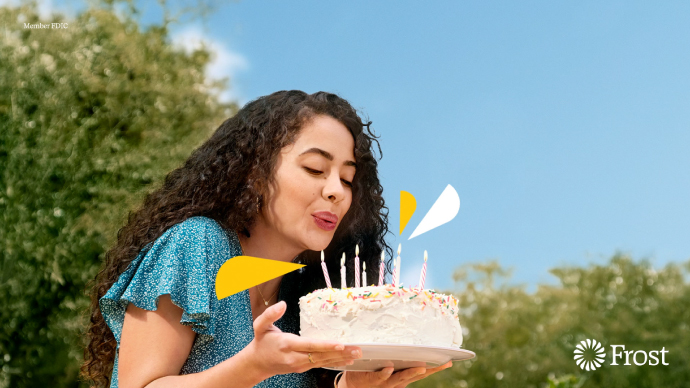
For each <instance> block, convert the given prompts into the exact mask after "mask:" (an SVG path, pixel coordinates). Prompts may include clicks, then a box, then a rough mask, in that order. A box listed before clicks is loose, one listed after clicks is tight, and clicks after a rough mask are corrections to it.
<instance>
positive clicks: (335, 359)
mask: <svg viewBox="0 0 690 388" xmlns="http://www.w3.org/2000/svg"><path fill="white" fill-rule="evenodd" d="M302 355H303V356H304V358H305V359H306V362H308V363H310V364H312V365H318V366H319V367H321V366H323V365H325V364H333V363H339V364H341V365H342V364H345V363H346V362H348V361H354V360H355V359H357V358H360V357H361V356H362V355H361V353H359V352H358V351H353V352H352V353H349V352H348V353H345V352H343V351H341V352H308V353H302ZM310 357H311V360H310V359H309V358H310ZM312 361H313V362H312Z"/></svg>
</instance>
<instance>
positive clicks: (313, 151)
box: [299, 147, 357, 168]
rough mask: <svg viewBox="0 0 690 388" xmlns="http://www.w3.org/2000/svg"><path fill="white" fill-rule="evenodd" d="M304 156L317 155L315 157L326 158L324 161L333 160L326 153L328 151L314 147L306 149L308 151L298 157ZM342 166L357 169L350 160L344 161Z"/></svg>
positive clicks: (329, 154) (331, 156) (328, 153)
mask: <svg viewBox="0 0 690 388" xmlns="http://www.w3.org/2000/svg"><path fill="white" fill-rule="evenodd" d="M304 154H317V155H321V156H323V157H324V158H326V159H328V160H333V155H331V153H330V152H328V151H324V150H322V149H321V148H316V147H313V148H310V149H308V150H306V151H304V152H302V153H301V154H299V156H302V155H304ZM343 165H345V166H352V167H354V168H357V164H356V163H355V162H353V161H351V160H346V161H345V162H344V163H343Z"/></svg>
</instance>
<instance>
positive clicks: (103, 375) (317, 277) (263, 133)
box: [81, 90, 392, 387]
mask: <svg viewBox="0 0 690 388" xmlns="http://www.w3.org/2000/svg"><path fill="white" fill-rule="evenodd" d="M317 115H328V116H331V117H333V118H335V119H336V120H338V121H340V122H341V123H342V124H343V125H344V126H345V127H347V129H348V130H349V131H350V133H351V134H352V136H353V138H354V140H355V149H354V155H355V163H356V164H357V172H356V174H355V176H354V180H353V182H352V204H351V206H350V209H349V210H348V212H347V213H346V215H345V217H343V220H342V222H341V224H340V225H339V226H338V228H337V230H336V232H335V235H334V237H333V240H332V241H331V243H330V244H329V246H328V247H327V248H326V250H325V254H326V257H327V258H329V260H327V266H328V268H329V272H330V273H331V274H334V275H336V276H333V277H332V280H333V282H334V284H339V281H340V271H339V266H340V264H339V258H340V256H341V255H342V252H346V253H347V255H348V256H350V257H351V256H352V255H353V253H354V252H353V251H354V247H355V244H359V245H360V247H361V248H362V249H361V252H360V259H361V260H363V261H365V262H367V268H368V269H369V271H368V272H369V274H370V276H373V277H372V278H373V279H378V275H379V257H380V254H381V251H383V250H386V251H387V252H388V257H392V250H391V248H390V247H389V246H388V245H387V244H386V243H385V241H384V237H385V235H386V234H387V233H388V208H387V207H386V206H385V203H384V200H383V197H382V193H383V188H382V187H381V184H380V183H379V178H378V173H377V165H378V163H377V158H376V156H375V153H374V151H375V150H374V145H376V148H377V149H378V153H379V155H381V148H380V145H379V143H378V140H377V136H376V135H375V134H374V133H373V132H372V131H371V128H370V125H371V122H370V121H368V122H366V123H364V122H363V121H362V119H361V118H360V117H359V115H358V114H357V111H356V110H355V109H354V108H353V107H352V106H351V105H350V104H349V103H348V102H347V101H346V100H344V99H343V98H341V97H339V96H337V95H335V94H332V93H326V92H318V93H314V94H307V93H304V92H302V91H296V90H292V91H280V92H276V93H273V94H271V95H268V96H264V97H260V98H258V99H256V100H254V101H252V102H250V103H248V104H246V105H245V106H244V107H243V108H242V109H241V110H240V111H239V112H238V113H237V114H236V115H235V116H233V117H231V118H229V119H227V120H226V121H225V122H224V123H223V124H221V125H220V127H219V128H218V129H217V130H216V131H215V132H214V133H213V135H212V136H211V137H210V139H208V140H207V141H206V142H205V143H204V144H203V145H201V146H200V147H199V148H198V149H196V150H195V151H194V152H193V153H192V155H191V156H190V157H189V158H188V159H187V161H186V162H185V163H184V164H183V165H182V166H181V167H179V168H177V169H175V170H173V171H172V172H171V173H169V174H168V175H167V176H166V178H165V180H164V183H163V185H162V187H161V188H159V189H157V190H155V191H153V192H152V193H150V194H148V195H147V196H146V197H145V199H144V202H143V204H142V206H141V207H140V208H139V209H137V210H136V211H133V212H130V213H129V216H128V220H127V224H126V225H125V226H123V227H122V228H121V229H120V230H119V231H118V233H117V242H116V243H115V245H114V246H113V247H112V248H111V249H110V250H108V252H107V253H106V255H105V263H104V265H103V268H102V270H101V271H100V272H99V273H98V275H97V276H96V278H95V280H94V283H93V284H94V286H93V289H92V291H91V309H90V320H91V322H90V325H89V329H88V333H87V334H88V345H87V347H86V349H85V351H84V363H83V364H82V367H81V372H82V376H83V377H84V378H86V379H87V380H90V381H91V382H93V383H94V384H95V386H96V387H106V386H108V385H109V382H110V381H109V380H110V374H111V373H112V368H113V362H114V360H115V352H116V348H117V343H116V340H115V337H114V336H113V334H112V332H111V331H110V329H109V327H108V326H107V325H106V323H105V320H104V319H103V316H102V315H101V311H100V308H99V303H98V301H99V299H100V298H101V297H102V296H103V295H105V294H106V293H107V291H108V290H109V289H110V287H111V286H112V285H113V284H114V283H115V282H116V281H117V279H118V277H119V276H120V274H122V273H123V272H124V271H125V269H126V268H127V266H128V265H129V264H130V262H132V260H134V259H135V258H136V257H137V256H138V254H139V253H140V252H141V251H142V250H145V249H146V247H148V246H149V244H150V243H152V242H153V241H155V240H156V239H157V238H158V237H160V236H161V235H162V234H163V233H164V232H165V231H166V230H168V229H169V228H170V227H172V226H173V225H175V224H178V223H180V222H182V221H184V220H186V219H188V218H190V217H194V216H205V217H209V218H212V219H213V220H215V221H216V222H218V223H219V224H220V225H221V226H222V227H223V228H225V229H226V230H233V231H236V232H238V233H245V234H246V233H248V232H247V231H248V229H249V227H250V226H251V225H252V223H253V222H254V219H255V217H256V209H257V206H260V205H261V202H263V201H265V198H264V193H268V192H269V191H268V186H269V185H270V184H271V183H272V182H273V177H274V169H275V165H276V161H277V159H278V156H279V154H280V151H281V150H282V149H283V147H285V146H287V145H290V144H292V143H293V142H294V141H295V140H296V138H297V135H298V134H299V131H300V128H302V126H303V125H304V124H305V123H307V122H309V120H310V119H312V118H313V117H315V116H317ZM295 261H296V262H300V263H303V264H306V265H307V266H306V267H303V268H302V270H300V271H295V272H292V273H290V274H288V275H286V276H285V277H284V278H283V280H284V281H283V282H282V283H286V282H289V283H290V284H291V285H292V288H293V289H294V290H295V291H294V292H293V293H292V294H291V295H290V296H289V298H286V299H285V300H286V302H287V303H288V306H289V307H288V309H289V310H293V311H294V309H297V306H296V303H297V298H299V297H300V296H302V295H305V294H307V293H308V292H311V291H313V290H315V289H319V288H324V287H325V286H326V284H325V280H324V278H323V275H322V274H321V268H320V254H319V253H318V252H314V251H305V252H303V253H301V254H300V255H299V256H297V258H296V259H295ZM348 270H349V271H350V273H349V274H348V276H347V278H348V279H350V281H352V280H353V278H354V277H353V273H352V271H353V270H352V266H349V268H348ZM386 272H390V261H389V262H387V263H386ZM331 376H332V375H331V374H330V372H324V373H322V374H321V375H320V376H319V377H320V378H322V379H324V381H325V379H330V381H331V384H332V377H331ZM319 385H321V384H319Z"/></svg>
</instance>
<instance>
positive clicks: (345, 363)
mask: <svg viewBox="0 0 690 388" xmlns="http://www.w3.org/2000/svg"><path fill="white" fill-rule="evenodd" d="M354 363H355V361H354V360H349V361H338V362H330V363H326V364H323V365H321V366H319V367H318V368H338V367H344V366H348V365H352V364H354Z"/></svg>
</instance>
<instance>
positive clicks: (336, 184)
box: [322, 173, 345, 203]
mask: <svg viewBox="0 0 690 388" xmlns="http://www.w3.org/2000/svg"><path fill="white" fill-rule="evenodd" d="M322 195H323V197H324V199H326V200H327V201H330V202H333V203H338V202H340V201H342V200H343V198H345V187H344V184H343V182H341V181H340V175H339V174H333V173H332V174H329V176H328V178H326V184H325V186H324V187H323V190H322Z"/></svg>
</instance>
